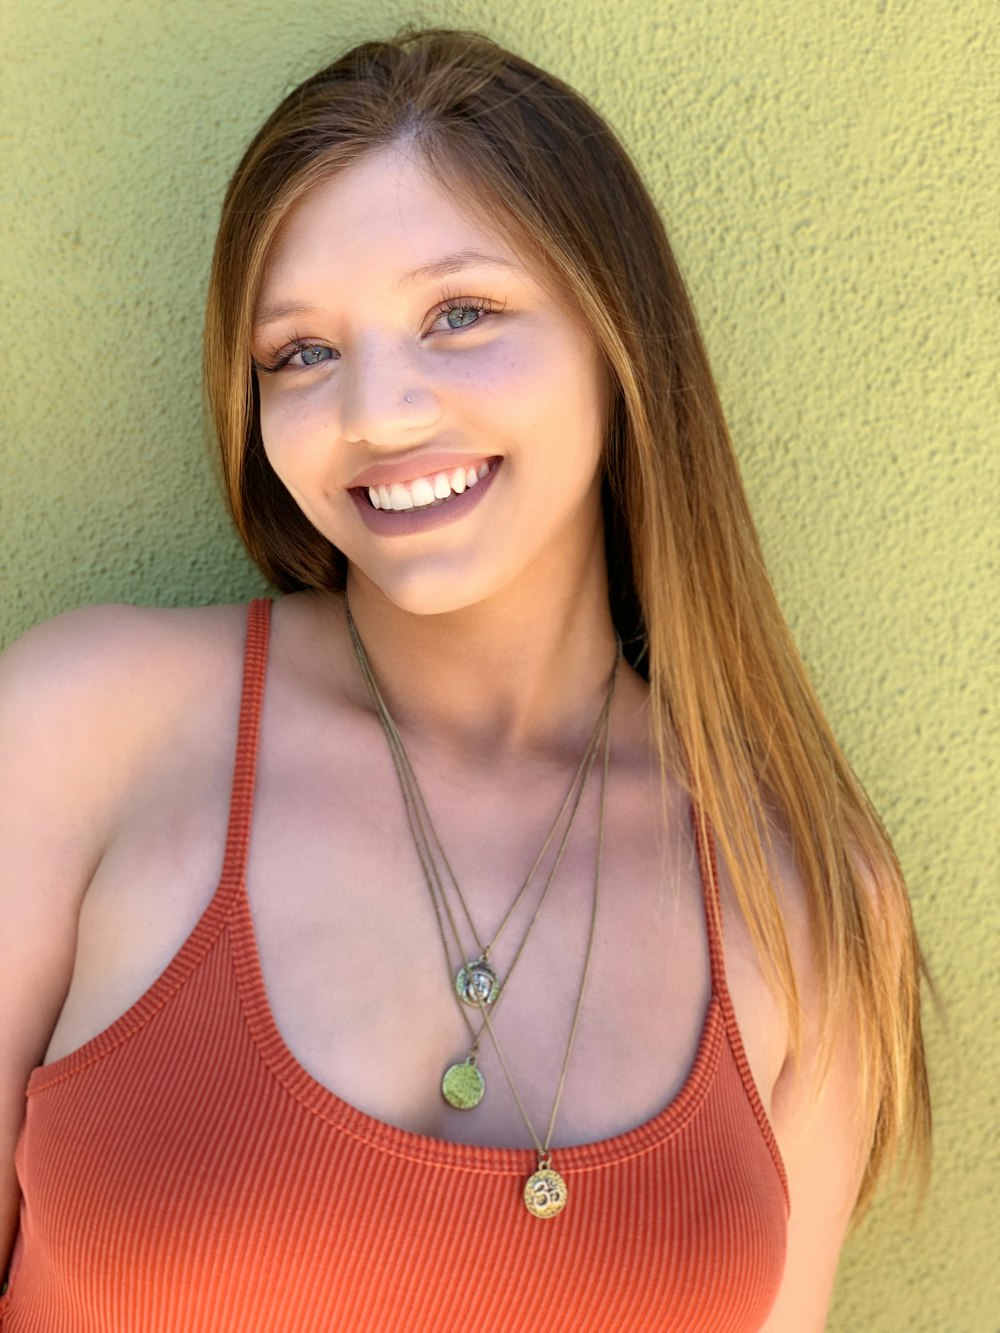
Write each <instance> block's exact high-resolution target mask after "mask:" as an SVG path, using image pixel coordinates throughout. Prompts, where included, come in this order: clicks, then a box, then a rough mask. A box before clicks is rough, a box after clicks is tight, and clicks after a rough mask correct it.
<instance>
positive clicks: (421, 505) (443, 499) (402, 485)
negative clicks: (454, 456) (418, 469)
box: [365, 460, 491, 513]
mask: <svg viewBox="0 0 1000 1333" xmlns="http://www.w3.org/2000/svg"><path fill="white" fill-rule="evenodd" d="M490 471H491V466H490V464H489V463H488V462H486V461H485V460H484V461H483V462H482V463H479V464H477V465H476V466H474V467H464V466H463V467H457V468H453V469H452V470H451V471H448V472H435V473H432V474H429V475H428V476H426V477H417V478H415V480H413V481H402V482H401V481H394V482H393V483H392V485H391V486H368V487H366V488H365V490H366V492H367V495H368V502H369V504H370V505H371V506H372V508H373V509H389V510H392V511H394V512H396V513H401V512H403V511H404V510H407V509H434V508H436V507H437V506H439V505H443V504H447V502H448V501H449V500H450V499H451V498H452V497H453V496H455V495H461V494H462V493H463V492H464V491H467V490H469V489H470V488H471V487H473V486H476V485H478V483H479V482H480V481H482V479H483V478H484V477H486V476H487V475H488V474H489V472H490Z"/></svg>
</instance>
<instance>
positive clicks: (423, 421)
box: [339, 338, 441, 448]
mask: <svg viewBox="0 0 1000 1333" xmlns="http://www.w3.org/2000/svg"><path fill="white" fill-rule="evenodd" d="M339 380H340V388H341V400H340V428H341V432H342V433H343V435H344V438H345V439H346V440H348V441H350V442H351V443H358V442H361V441H364V442H365V443H367V444H370V445H374V446H376V447H378V446H386V447H392V446H395V447H396V448H398V447H399V446H400V445H405V444H411V443H415V442H417V441H418V440H419V439H421V438H422V437H425V436H426V434H427V432H428V431H429V430H431V429H433V428H434V426H435V425H436V424H437V422H438V420H439V419H440V416H441V404H440V401H439V399H438V396H437V393H436V392H435V389H434V385H433V383H432V381H431V380H430V378H429V377H428V375H427V373H426V367H421V366H420V365H419V364H418V357H417V355H415V354H414V353H413V351H412V350H411V349H410V348H409V347H408V346H407V345H406V344H405V343H403V342H396V341H394V340H392V339H389V338H368V339H365V340H364V342H363V343H362V342H356V343H355V346H354V348H353V349H352V351H351V352H350V353H349V354H348V355H347V356H345V357H344V362H343V363H342V365H341V369H340V375H339Z"/></svg>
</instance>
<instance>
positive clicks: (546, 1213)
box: [524, 1164, 566, 1217]
mask: <svg viewBox="0 0 1000 1333" xmlns="http://www.w3.org/2000/svg"><path fill="white" fill-rule="evenodd" d="M524 1206H525V1208H527V1210H528V1212H529V1213H533V1214H534V1216H535V1217H555V1215H556V1213H561V1212H562V1210H563V1209H564V1208H565V1207H566V1182H565V1180H563V1178H562V1176H561V1175H560V1174H559V1172H558V1171H553V1170H552V1168H551V1166H542V1165H541V1164H540V1165H539V1167H538V1170H537V1171H535V1172H533V1173H532V1175H530V1176H529V1177H528V1179H527V1180H526V1181H525V1183H524Z"/></svg>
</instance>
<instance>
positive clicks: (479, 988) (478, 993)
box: [455, 958, 500, 1009]
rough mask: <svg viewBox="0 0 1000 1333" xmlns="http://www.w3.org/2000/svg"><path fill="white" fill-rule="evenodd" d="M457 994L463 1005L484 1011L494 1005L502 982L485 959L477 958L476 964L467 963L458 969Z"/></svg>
mask: <svg viewBox="0 0 1000 1333" xmlns="http://www.w3.org/2000/svg"><path fill="white" fill-rule="evenodd" d="M455 993H456V994H457V995H458V998H459V999H460V1000H461V1001H462V1003H463V1004H469V1005H471V1006H472V1007H473V1009H482V1008H483V1006H484V1005H488V1004H493V1002H494V1001H495V1000H496V998H497V996H498V995H499V994H500V982H499V981H498V980H497V974H496V972H494V970H493V968H492V967H490V965H489V963H488V962H487V961H486V959H485V958H477V959H476V961H475V962H474V963H466V964H465V966H464V967H460V968H459V969H458V973H457V975H456V977H455Z"/></svg>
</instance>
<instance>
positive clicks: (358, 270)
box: [260, 146, 529, 302]
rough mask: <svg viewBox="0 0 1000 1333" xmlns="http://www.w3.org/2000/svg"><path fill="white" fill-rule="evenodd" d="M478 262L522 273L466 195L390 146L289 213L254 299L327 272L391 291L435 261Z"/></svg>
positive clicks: (507, 241)
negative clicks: (478, 258) (480, 259)
mask: <svg viewBox="0 0 1000 1333" xmlns="http://www.w3.org/2000/svg"><path fill="white" fill-rule="evenodd" d="M477 255H479V256H483V257H485V258H487V259H489V260H495V261H498V262H499V263H500V264H501V265H506V266H508V267H510V268H511V269H520V270H522V271H526V270H527V269H528V267H529V263H528V260H527V258H526V257H525V256H524V255H523V254H522V253H521V252H520V251H519V249H518V247H517V246H516V245H515V242H514V241H513V240H512V238H511V237H510V235H509V234H508V233H507V232H506V231H505V230H504V229H503V228H502V227H500V226H497V225H495V224H491V223H490V222H488V221H487V220H486V218H485V209H484V208H483V207H482V206H481V205H479V204H477V201H476V200H475V198H474V196H473V195H472V192H471V190H470V189H469V188H466V187H462V186H460V185H458V184H448V183H444V182H442V181H441V180H439V179H438V177H437V176H436V175H434V174H433V173H432V172H431V171H430V170H429V168H428V167H426V166H425V165H424V163H423V162H422V161H421V160H420V158H419V157H418V156H417V155H416V153H415V151H408V150H407V149H406V148H404V147H397V146H392V147H389V148H385V149H381V150H379V151H378V152H376V153H372V154H369V155H368V156H366V157H364V158H363V159H361V161H359V162H356V163H353V164H352V165H351V166H349V167H346V168H344V169H343V170H341V171H339V172H338V173H337V174H336V175H334V176H331V177H330V178H329V179H328V180H324V181H321V182H319V183H318V184H316V185H314V186H313V187H312V188H311V189H310V190H309V191H308V192H307V193H306V194H305V195H304V196H303V197H302V198H301V199H300V200H298V201H297V203H296V204H295V205H294V206H293V207H292V208H291V209H290V210H289V213H288V214H287V216H286V217H285V218H284V219H283V221H282V223H281V226H280V227H279V229H278V232H277V235H276V237H275V240H274V242H273V244H272V246H271V249H270V252H269V254H268V258H267V263H266V266H265V272H264V280H263V283H262V285H261V291H260V301H263V302H266V301H268V300H270V299H272V298H273V297H274V296H275V295H276V289H278V288H281V287H284V286H287V285H291V286H297V285H301V284H302V283H310V282H315V281H316V279H317V276H321V275H323V274H325V273H326V272H330V273H331V274H332V273H333V272H336V273H337V274H339V275H340V277H341V278H342V279H343V278H345V277H349V278H350V280H351V281H352V283H353V282H354V280H355V279H357V280H359V281H363V282H364V283H366V284H367V285H368V286H371V285H372V284H374V285H375V286H376V287H377V288H380V289H381V288H393V289H399V288H400V287H401V286H405V284H406V282H407V280H408V278H409V277H410V275H412V274H413V273H414V271H416V270H420V269H421V268H423V267H425V266H427V265H434V264H435V263H436V262H437V261H440V260H441V259H442V257H447V256H451V257H453V258H457V257H462V256H464V257H465V258H466V260H467V261H469V262H467V263H466V265H465V266H467V267H468V266H471V264H472V262H474V261H475V257H476V256H477ZM439 267H440V265H439ZM436 276H442V277H443V276H446V273H444V272H441V273H439V274H436Z"/></svg>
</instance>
